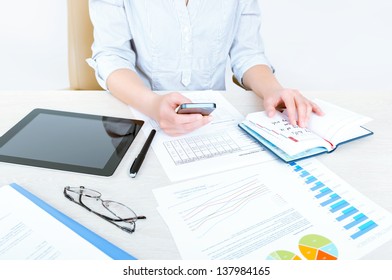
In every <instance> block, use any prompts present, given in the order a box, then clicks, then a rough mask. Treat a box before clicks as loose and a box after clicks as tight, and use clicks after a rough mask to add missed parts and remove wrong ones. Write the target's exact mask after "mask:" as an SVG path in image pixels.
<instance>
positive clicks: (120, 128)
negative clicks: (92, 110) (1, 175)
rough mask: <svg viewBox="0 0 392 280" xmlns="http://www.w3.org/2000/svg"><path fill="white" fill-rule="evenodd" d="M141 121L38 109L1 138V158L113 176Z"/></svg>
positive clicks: (15, 161) (14, 161)
mask: <svg viewBox="0 0 392 280" xmlns="http://www.w3.org/2000/svg"><path fill="white" fill-rule="evenodd" d="M142 125H143V121H141V120H133V119H124V118H115V117H105V116H97V115H88V114H80V113H71V112H63V111H55V110H47V109H35V110H33V111H32V112H31V113H29V114H28V115H27V116H26V117H25V118H23V119H22V120H21V121H20V122H19V123H18V124H16V125H15V126H14V127H13V128H11V129H10V130H9V131H8V132H7V133H6V134H5V135H4V136H2V137H1V138H0V161H4V162H10V163H17V164H25V165H31V166H38V167H45V168H53V169H60V170H65V171H73V172H81V173H88V174H96V175H102V176H110V175H112V174H113V173H114V171H115V169H116V168H117V166H118V164H119V163H120V161H121V159H122V158H123V156H124V155H125V153H126V151H127V150H128V148H129V147H130V145H131V144H132V142H133V140H134V139H135V137H136V135H137V134H138V132H139V131H140V128H141V127H142Z"/></svg>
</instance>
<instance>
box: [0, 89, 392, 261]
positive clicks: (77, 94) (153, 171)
mask: <svg viewBox="0 0 392 280" xmlns="http://www.w3.org/2000/svg"><path fill="white" fill-rule="evenodd" d="M304 94H305V95H306V96H308V97H310V98H313V97H318V98H321V99H324V100H326V101H331V102H333V103H335V104H337V105H340V106H342V107H345V108H348V109H350V110H353V111H355V112H358V113H361V114H364V115H367V116H370V117H372V118H373V119H374V121H373V122H371V123H369V124H368V125H367V126H366V127H367V128H369V129H370V130H372V131H373V132H374V133H375V135H374V136H372V137H367V138H364V139H362V140H360V141H356V142H352V143H351V144H349V145H345V146H342V147H340V148H338V149H337V150H336V151H335V152H333V153H332V154H326V155H322V156H319V157H318V159H319V160H320V161H321V162H322V163H324V164H325V165H326V166H327V167H329V168H330V169H331V170H332V171H334V172H335V173H337V174H338V175H339V176H341V177H342V178H343V179H345V180H346V181H347V182H349V183H350V184H351V185H352V186H354V187H355V188H357V189H358V190H359V191H360V192H362V193H363V194H365V195H367V196H368V197H369V198H370V199H372V200H373V201H374V202H376V203H377V204H379V205H381V206H383V207H384V208H386V209H387V210H389V211H390V212H392V144H391V143H392V131H391V130H392V119H391V117H390V116H389V115H390V114H389V111H390V107H391V105H392V92H390V91H389V92H388V91H386V92H304ZM225 95H226V98H227V99H228V100H229V101H230V102H232V103H233V104H234V105H235V106H236V107H237V108H238V109H239V111H240V112H241V113H242V114H246V113H248V112H251V111H256V110H261V109H262V102H261V100H260V99H259V98H257V97H256V96H255V95H254V94H253V93H251V92H245V91H242V90H240V89H239V90H238V91H237V92H227V93H226V94H225ZM34 108H49V109H57V110H67V111H74V112H82V113H90V114H101V115H107V116H117V117H128V118H129V117H132V115H131V111H130V109H129V108H128V107H127V106H126V105H125V104H123V103H121V102H120V101H118V100H117V99H115V98H114V97H112V96H111V95H109V94H107V93H103V92H99V91H96V92H90V91H46V92H34V91H13V92H12V91H11V92H10V91H0V135H2V134H4V133H5V132H6V131H7V130H8V129H9V128H11V127H12V126H13V125H14V124H15V123H17V122H18V121H19V120H20V119H22V118H23V117H24V116H25V115H26V114H27V113H29V112H30V111H31V110H32V109H34ZM143 142H144V136H143V134H140V136H138V137H137V138H136V140H135V143H134V144H133V145H132V147H133V148H131V149H130V150H129V151H128V153H127V154H126V155H125V158H124V159H123V161H122V162H121V163H120V165H119V167H118V169H117V170H116V172H115V173H114V175H113V176H111V177H99V176H93V175H84V174H77V173H70V172H62V171H56V170H49V169H43V168H35V167H29V166H22V165H14V164H7V163H0V185H6V184H9V183H11V182H16V183H18V184H20V185H22V186H24V187H25V188H26V189H28V190H29V191H31V192H32V193H34V194H35V195H37V196H38V197H40V198H41V199H43V200H44V201H46V202H48V203H49V204H51V205H52V206H54V207H55V208H57V209H59V210H60V211H62V212H63V213H65V214H66V215H68V216H70V217H71V218H73V219H75V220H76V221H78V222H80V223H81V224H83V225H84V226H86V227H87V228H89V229H91V230H93V231H95V232H96V233H97V234H99V235H101V236H102V237H104V238H106V239H107V240H109V241H110V242H112V243H114V244H116V245H117V246H119V247H120V248H122V249H124V250H126V251H128V252H129V253H131V254H132V255H134V256H135V257H137V258H139V259H179V258H180V255H179V253H178V251H177V248H176V245H175V243H174V241H173V239H172V237H171V234H170V232H169V230H168V228H167V226H166V224H165V223H164V221H163V220H162V219H161V217H160V216H159V214H158V212H157V210H156V206H157V203H156V201H155V199H154V196H153V194H152V189H154V188H158V187H161V186H166V185H169V184H171V182H170V181H169V179H168V178H167V176H166V174H165V173H164V171H163V169H162V168H161V166H160V164H159V162H158V159H157V157H156V156H155V154H154V153H153V152H149V153H148V154H147V157H146V160H145V162H144V164H143V167H142V168H141V170H140V172H139V173H138V176H137V177H136V178H134V179H132V178H130V177H129V175H128V170H129V167H130V165H131V164H132V161H133V160H134V158H135V156H136V155H137V152H138V151H139V150H140V148H141V146H142V145H143ZM66 185H70V186H79V185H84V186H86V187H91V188H93V189H96V190H99V191H101V192H102V194H103V197H104V198H106V199H113V200H116V201H120V202H122V203H125V204H126V205H129V206H130V207H131V208H133V209H134V210H135V211H136V213H137V214H139V215H145V216H147V220H144V221H143V220H141V221H138V222H137V230H136V232H135V233H134V234H132V235H129V234H127V233H125V232H122V231H121V230H119V229H117V228H116V227H114V226H113V225H111V224H110V223H108V222H106V221H104V220H103V219H101V218H99V217H97V216H95V215H93V214H91V213H89V212H88V211H86V210H85V209H83V208H82V207H78V206H77V205H75V204H73V203H71V202H70V201H68V200H67V199H66V198H64V196H63V188H64V186H66ZM365 258H366V259H392V241H391V242H389V243H387V244H386V245H385V246H383V247H382V248H379V249H377V250H375V251H374V252H372V253H371V254H369V255H368V256H366V257H365Z"/></svg>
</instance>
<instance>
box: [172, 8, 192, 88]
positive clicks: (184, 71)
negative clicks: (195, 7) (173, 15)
mask: <svg viewBox="0 0 392 280" xmlns="http://www.w3.org/2000/svg"><path fill="white" fill-rule="evenodd" d="M175 4H176V8H177V14H178V19H179V23H180V28H181V59H180V61H181V64H180V67H181V83H182V84H183V85H184V86H188V85H189V84H190V82H191V78H192V27H191V20H190V16H189V12H188V9H187V7H186V6H185V2H184V0H175Z"/></svg>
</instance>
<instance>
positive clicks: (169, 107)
mask: <svg viewBox="0 0 392 280" xmlns="http://www.w3.org/2000/svg"><path fill="white" fill-rule="evenodd" d="M191 102H192V101H191V100H190V99H189V98H187V97H185V96H183V95H182V94H180V93H178V92H170V93H168V94H165V95H157V97H156V102H155V105H154V106H155V112H154V116H153V118H154V119H155V120H156V121H157V122H158V124H159V126H160V127H161V129H162V130H163V131H164V132H165V133H166V134H168V135H170V136H179V135H182V134H186V133H189V132H191V131H194V130H196V129H198V128H200V127H202V126H204V125H206V124H207V123H209V122H210V121H211V120H212V117H211V116H203V115H200V114H177V113H176V111H175V110H176V108H177V107H178V106H179V105H181V104H182V103H191Z"/></svg>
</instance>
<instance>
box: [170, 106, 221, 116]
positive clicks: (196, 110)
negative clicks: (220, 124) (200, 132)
mask: <svg viewBox="0 0 392 280" xmlns="http://www.w3.org/2000/svg"><path fill="white" fill-rule="evenodd" d="M215 109H216V104H215V103H183V104H181V105H180V106H178V107H177V108H176V113H177V114H201V115H203V116H207V115H209V114H211V113H212V111H214V110H215Z"/></svg>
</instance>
